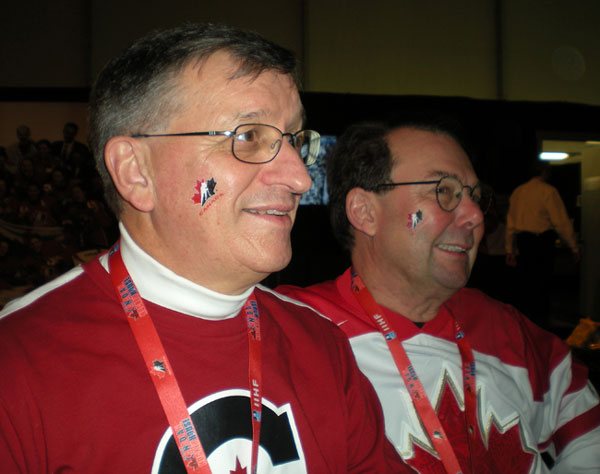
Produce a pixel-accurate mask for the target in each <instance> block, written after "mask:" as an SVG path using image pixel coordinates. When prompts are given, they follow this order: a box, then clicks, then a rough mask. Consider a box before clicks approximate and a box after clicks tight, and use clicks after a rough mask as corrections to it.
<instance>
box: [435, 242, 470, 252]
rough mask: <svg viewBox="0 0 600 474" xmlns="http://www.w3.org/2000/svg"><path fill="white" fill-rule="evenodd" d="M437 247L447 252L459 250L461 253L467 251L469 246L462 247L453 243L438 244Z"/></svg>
mask: <svg viewBox="0 0 600 474" xmlns="http://www.w3.org/2000/svg"><path fill="white" fill-rule="evenodd" d="M437 247H438V248H439V249H441V250H446V251H447V252H459V253H467V252H468V251H469V248H464V247H460V246H459V245H452V244H438V245H437Z"/></svg>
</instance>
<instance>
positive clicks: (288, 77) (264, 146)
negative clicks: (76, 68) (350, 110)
mask: <svg viewBox="0 0 600 474" xmlns="http://www.w3.org/2000/svg"><path fill="white" fill-rule="evenodd" d="M295 67H296V63H295V58H294V56H293V55H292V54H291V53H290V52H289V51H287V50H285V49H283V48H281V47H279V46H277V45H275V44H273V43H271V42H269V41H267V40H265V39H263V38H261V37H260V36H258V35H256V34H254V33H250V32H246V31H241V30H237V29H233V28H229V27H225V26H215V25H189V26H184V27H179V28H174V29H171V30H166V31H160V32H156V33H153V34H151V35H149V36H148V37H146V38H143V39H141V40H139V41H137V42H136V43H134V44H133V45H132V46H131V47H130V48H129V49H127V50H126V51H125V52H124V53H123V54H122V55H121V56H119V57H118V58H116V59H115V60H113V61H111V62H110V63H109V64H108V65H107V66H106V68H105V69H104V70H103V71H102V72H101V73H100V76H99V78H98V79H97V81H96V83H95V85H94V88H93V91H92V97H91V124H90V125H91V137H90V138H91V140H90V143H91V145H92V147H93V150H94V154H95V157H96V160H97V166H98V168H99V170H100V172H101V173H102V175H103V178H104V183H105V187H106V193H107V200H108V202H109V203H110V204H111V206H112V208H113V210H114V211H115V212H116V213H117V215H118V216H119V219H120V230H121V237H120V240H119V242H118V243H117V244H116V245H115V246H114V248H112V250H111V251H110V252H109V253H107V254H105V255H103V256H101V257H100V258H98V259H96V260H93V261H92V262H90V263H88V264H86V265H84V266H83V267H78V268H76V269H74V270H73V271H71V272H69V273H68V274H66V275H64V276H63V277H61V278H60V279H58V280H56V281H54V282H52V283H50V284H48V285H46V286H44V287H41V288H40V289H38V290H36V291H34V292H33V293H32V294H30V295H27V296H25V297H24V298H23V299H21V300H18V301H15V302H13V303H11V304H10V305H9V306H8V307H7V308H6V309H5V311H4V313H3V314H2V319H1V320H0V347H2V351H1V353H0V359H1V363H2V367H3V369H2V373H3V383H2V385H1V386H0V466H2V469H1V470H2V472H7V473H8V472H11V473H12V472H27V473H42V472H43V473H46V472H67V471H69V472H86V473H132V472H153V473H167V472H169V473H174V472H195V473H210V472H213V473H226V474H229V473H233V472H245V473H265V474H266V473H308V472H310V473H325V472H357V473H358V472H369V473H371V472H374V473H387V472H404V471H405V470H408V467H407V466H406V465H405V464H403V463H402V461H401V460H400V458H399V457H398V455H397V454H396V452H395V451H394V449H393V447H392V446H391V444H390V443H389V442H388V441H387V440H386V438H385V435H384V432H383V418H382V414H381V407H380V405H379V402H378V400H377V397H376V394H375V392H374V391H373V388H372V387H371V385H370V384H369V382H368V381H367V379H366V378H365V377H364V376H363V375H362V374H361V373H360V371H359V370H358V367H357V366H356V363H355V361H354V358H353V355H352V352H351V350H350V347H349V345H348V341H347V340H346V338H345V336H344V334H343V333H342V332H341V331H339V329H337V328H336V327H335V325H333V324H332V323H331V322H330V321H327V320H326V319H325V318H322V317H321V316H320V315H317V314H316V313H315V312H314V311H312V310H310V309H307V308H303V307H300V306H298V305H295V304H291V303H289V302H288V301H286V299H285V298H283V297H282V296H281V295H278V294H276V293H274V292H271V291H269V290H267V289H266V288H264V287H261V286H260V285H258V283H259V282H260V281H261V280H263V279H264V278H265V277H266V276H267V275H269V274H270V273H271V272H273V271H276V270H280V269H281V268H283V267H284V266H285V265H287V263H288V262H289V260H290V258H291V245H290V230H291V228H292V224H293V223H294V218H295V216H296V210H297V207H298V201H299V199H300V195H301V194H302V193H303V192H305V191H307V190H308V189H309V187H310V184H311V180H310V177H309V175H308V172H307V169H306V165H308V164H310V163H311V162H312V161H313V160H314V158H315V157H316V156H317V153H318V148H319V134H318V133H316V132H314V131H311V130H304V129H303V123H304V111H303V108H302V104H301V102H300V97H299V94H298V90H297V86H296V80H295V78H296V75H295Z"/></svg>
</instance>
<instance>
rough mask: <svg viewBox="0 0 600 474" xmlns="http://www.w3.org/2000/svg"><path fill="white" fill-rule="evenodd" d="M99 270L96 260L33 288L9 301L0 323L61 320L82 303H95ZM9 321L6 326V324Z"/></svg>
mask: <svg viewBox="0 0 600 474" xmlns="http://www.w3.org/2000/svg"><path fill="white" fill-rule="evenodd" d="M102 271H103V269H102V265H101V264H100V263H99V260H95V261H92V262H90V263H88V264H86V266H85V268H84V267H83V266H81V265H78V266H76V267H74V268H72V269H71V270H69V271H67V272H66V273H64V274H62V275H61V276H59V277H57V278H55V279H54V280H51V281H49V282H48V283H46V284H44V285H42V286H40V287H38V288H36V289H34V290H33V291H31V292H29V293H27V294H25V295H24V296H22V297H20V298H17V299H15V300H12V301H10V302H9V303H8V304H6V306H5V307H4V308H3V310H2V311H1V312H0V324H4V325H5V327H6V325H8V324H11V325H14V324H16V325H17V326H19V325H21V321H23V322H24V321H25V320H36V319H38V318H41V319H42V320H45V319H46V318H51V317H53V315H54V316H57V317H65V316H66V315H68V314H70V313H71V312H73V311H74V310H75V308H81V306H82V305H84V304H91V303H92V301H97V300H98V297H97V296H93V295H98V294H99V293H102V290H100V288H99V285H98V278H97V275H96V274H98V273H101V272H102ZM9 321H10V323H9Z"/></svg>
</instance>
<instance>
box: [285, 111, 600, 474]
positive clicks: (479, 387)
mask: <svg viewBox="0 0 600 474" xmlns="http://www.w3.org/2000/svg"><path fill="white" fill-rule="evenodd" d="M327 176H328V185H329V194H330V213H331V222H332V226H333V230H334V233H335V234H336V236H337V237H338V240H340V242H341V243H342V244H343V245H344V246H345V248H346V249H347V250H348V251H349V252H350V253H351V257H352V267H351V268H349V269H348V270H347V271H346V272H345V273H344V274H343V275H341V276H340V277H339V278H338V279H337V280H335V281H329V282H325V283H321V284H317V285H314V286H310V287H308V288H305V289H302V288H297V287H280V288H279V289H278V290H279V291H281V292H283V293H285V294H288V295H289V296H292V297H293V298H295V299H298V300H300V301H302V302H303V303H305V304H308V305H309V306H311V307H313V308H315V309H317V310H318V311H320V312H321V313H323V314H324V315H326V316H328V317H330V318H331V319H332V320H333V321H334V322H336V323H337V324H338V325H339V326H340V328H341V329H343V330H344V332H345V333H346V335H347V336H348V337H349V339H350V342H351V345H352V348H353V350H354V353H355V355H356V358H357V361H358V364H359V367H360V368H361V369H362V371H363V372H364V373H365V374H366V375H367V377H369V379H370V380H371V382H372V383H373V385H374V387H375V390H376V391H377V394H378V395H379V398H380V400H381V403H382V405H383V410H384V417H385V426H386V433H387V436H388V438H389V439H390V440H391V441H392V442H393V443H394V445H395V447H396V450H397V451H398V453H399V454H400V455H401V456H402V458H403V459H404V460H405V462H406V463H407V464H409V465H410V466H411V467H412V468H413V469H414V470H415V471H416V472H420V473H439V472H447V473H452V474H456V473H467V472H470V473H478V474H479V473H523V474H525V473H528V474H532V473H545V472H550V469H551V466H553V468H552V470H551V471H552V472H553V473H554V472H561V473H574V472H578V473H580V472H589V473H591V472H600V450H599V449H598V446H599V444H600V408H599V405H598V397H597V395H596V393H595V391H594V389H593V388H592V387H591V386H590V385H589V383H588V381H587V370H586V369H585V367H583V366H582V365H581V364H579V363H578V362H577V361H575V360H573V359H572V357H571V354H570V352H569V349H568V348H567V347H566V345H565V344H564V343H562V342H561V341H560V340H559V339H558V338H556V337H555V336H554V335H552V334H550V333H548V332H545V331H543V330H542V329H540V328H539V327H537V326H535V325H534V324H533V323H531V322H530V321H529V320H527V319H526V318H525V317H524V316H523V315H522V314H520V313H519V312H518V311H517V310H515V309H514V308H512V307H510V306H508V305H504V304H502V303H500V302H498V301H495V300H492V299H491V298H489V297H488V296H486V295H485V294H483V293H481V292H479V291H477V290H473V289H468V288H464V287H465V285H466V283H467V281H468V279H469V275H470V273H471V269H472V268H473V264H474V262H475V258H476V256H477V248H478V246H479V243H480V241H481V238H482V236H483V216H484V212H485V211H486V210H487V207H488V204H489V201H490V200H489V196H486V194H485V193H483V192H482V186H481V184H480V183H479V181H478V179H477V176H476V174H475V172H474V170H473V167H472V165H471V162H470V160H469V157H468V156H467V154H466V152H465V149H464V148H463V146H461V144H460V142H459V141H458V139H457V138H456V136H455V135H454V134H453V133H452V132H451V128H450V127H448V126H447V125H444V124H442V123H441V122H435V121H415V122H412V123H404V124H401V125H397V124H396V125H395V126H390V125H385V124H374V123H369V124H359V125H355V126H352V127H350V128H349V129H348V130H347V131H346V132H345V133H344V135H343V136H341V137H340V139H339V141H338V143H337V145H336V148H335V150H334V151H333V153H332V155H331V156H330V157H329V161H328V165H327Z"/></svg>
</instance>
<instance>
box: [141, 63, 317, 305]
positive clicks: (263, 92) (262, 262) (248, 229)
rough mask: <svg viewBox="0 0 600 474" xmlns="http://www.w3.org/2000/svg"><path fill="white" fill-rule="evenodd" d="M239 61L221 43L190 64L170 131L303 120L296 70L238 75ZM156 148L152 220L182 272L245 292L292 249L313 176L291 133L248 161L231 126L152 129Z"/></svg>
mask: <svg viewBox="0 0 600 474" xmlns="http://www.w3.org/2000/svg"><path fill="white" fill-rule="evenodd" d="M236 66H237V63H236V62H234V61H232V59H231V57H230V56H229V55H228V54H226V53H222V52H219V53H215V54H213V55H212V56H211V57H209V58H208V59H207V60H206V61H205V62H203V63H202V64H200V65H194V66H189V67H187V68H186V69H185V70H184V71H183V73H182V75H181V79H180V86H179V94H180V98H181V99H182V103H183V104H185V105H184V107H182V110H181V112H180V113H178V114H177V116H175V117H174V118H173V119H172V120H171V122H170V123H169V125H168V126H167V127H166V129H165V130H164V131H161V132H162V133H177V132H195V131H212V130H216V131H224V130H233V129H234V128H235V127H236V126H238V125H240V124H244V123H265V124H269V125H273V126H275V127H277V128H278V129H280V130H282V131H283V132H290V133H293V132H296V131H298V130H300V129H301V128H302V104H301V103H300V97H299V95H298V91H297V89H296V86H295V85H294V83H293V81H292V79H291V78H290V77H289V76H286V75H282V74H279V73H277V72H274V71H266V72H263V73H261V74H260V75H259V76H258V77H256V78H253V77H250V76H246V77H241V78H237V79H233V80H230V79H229V78H230V77H231V76H232V74H233V72H234V71H235V69H236ZM143 140H144V141H145V145H146V146H148V147H149V149H150V156H151V168H152V169H151V171H150V172H151V173H152V176H153V181H154V186H155V189H154V192H155V203H156V204H155V207H154V209H153V210H152V213H151V214H152V226H153V229H154V231H155V232H156V235H157V237H158V239H160V240H159V241H160V246H159V247H160V248H162V250H160V251H158V252H155V253H154V254H153V255H154V256H155V257H156V258H157V259H158V260H159V261H161V263H163V264H164V265H166V266H167V267H169V268H171V269H172V270H173V271H175V272H176V273H178V274H180V275H182V276H184V277H186V278H188V279H190V280H192V281H195V282H197V283H199V284H202V285H205V286H207V287H208V288H211V289H213V290H216V291H220V292H223V293H230V294H234V293H239V292H242V291H244V290H245V289H246V288H248V287H249V286H250V285H252V284H254V283H257V282H259V281H260V280H262V279H263V278H264V277H265V276H267V275H268V274H269V273H271V272H273V271H277V270H280V269H281V268H283V267H285V265H287V264H288V262H289V260H290V258H291V245H290V231H291V228H292V224H293V222H294V219H295V215H296V210H297V207H298V202H299V199H300V195H301V194H302V193H304V192H306V191H308V189H309V188H310V184H311V179H310V177H309V175H308V172H307V170H306V167H305V165H304V164H303V163H302V161H301V159H300V157H299V156H298V153H297V152H296V151H295V150H294V148H293V147H292V146H291V145H290V144H289V143H288V142H287V141H284V142H283V145H282V147H281V150H280V151H279V154H278V155H277V156H276V157H275V159H274V160H272V161H271V162H269V163H265V164H248V163H242V162H240V161H238V160H237V159H236V158H235V157H234V156H233V155H232V152H231V144H232V139H231V138H228V137H224V136H212V137H210V136H194V137H163V138H147V139H143Z"/></svg>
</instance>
